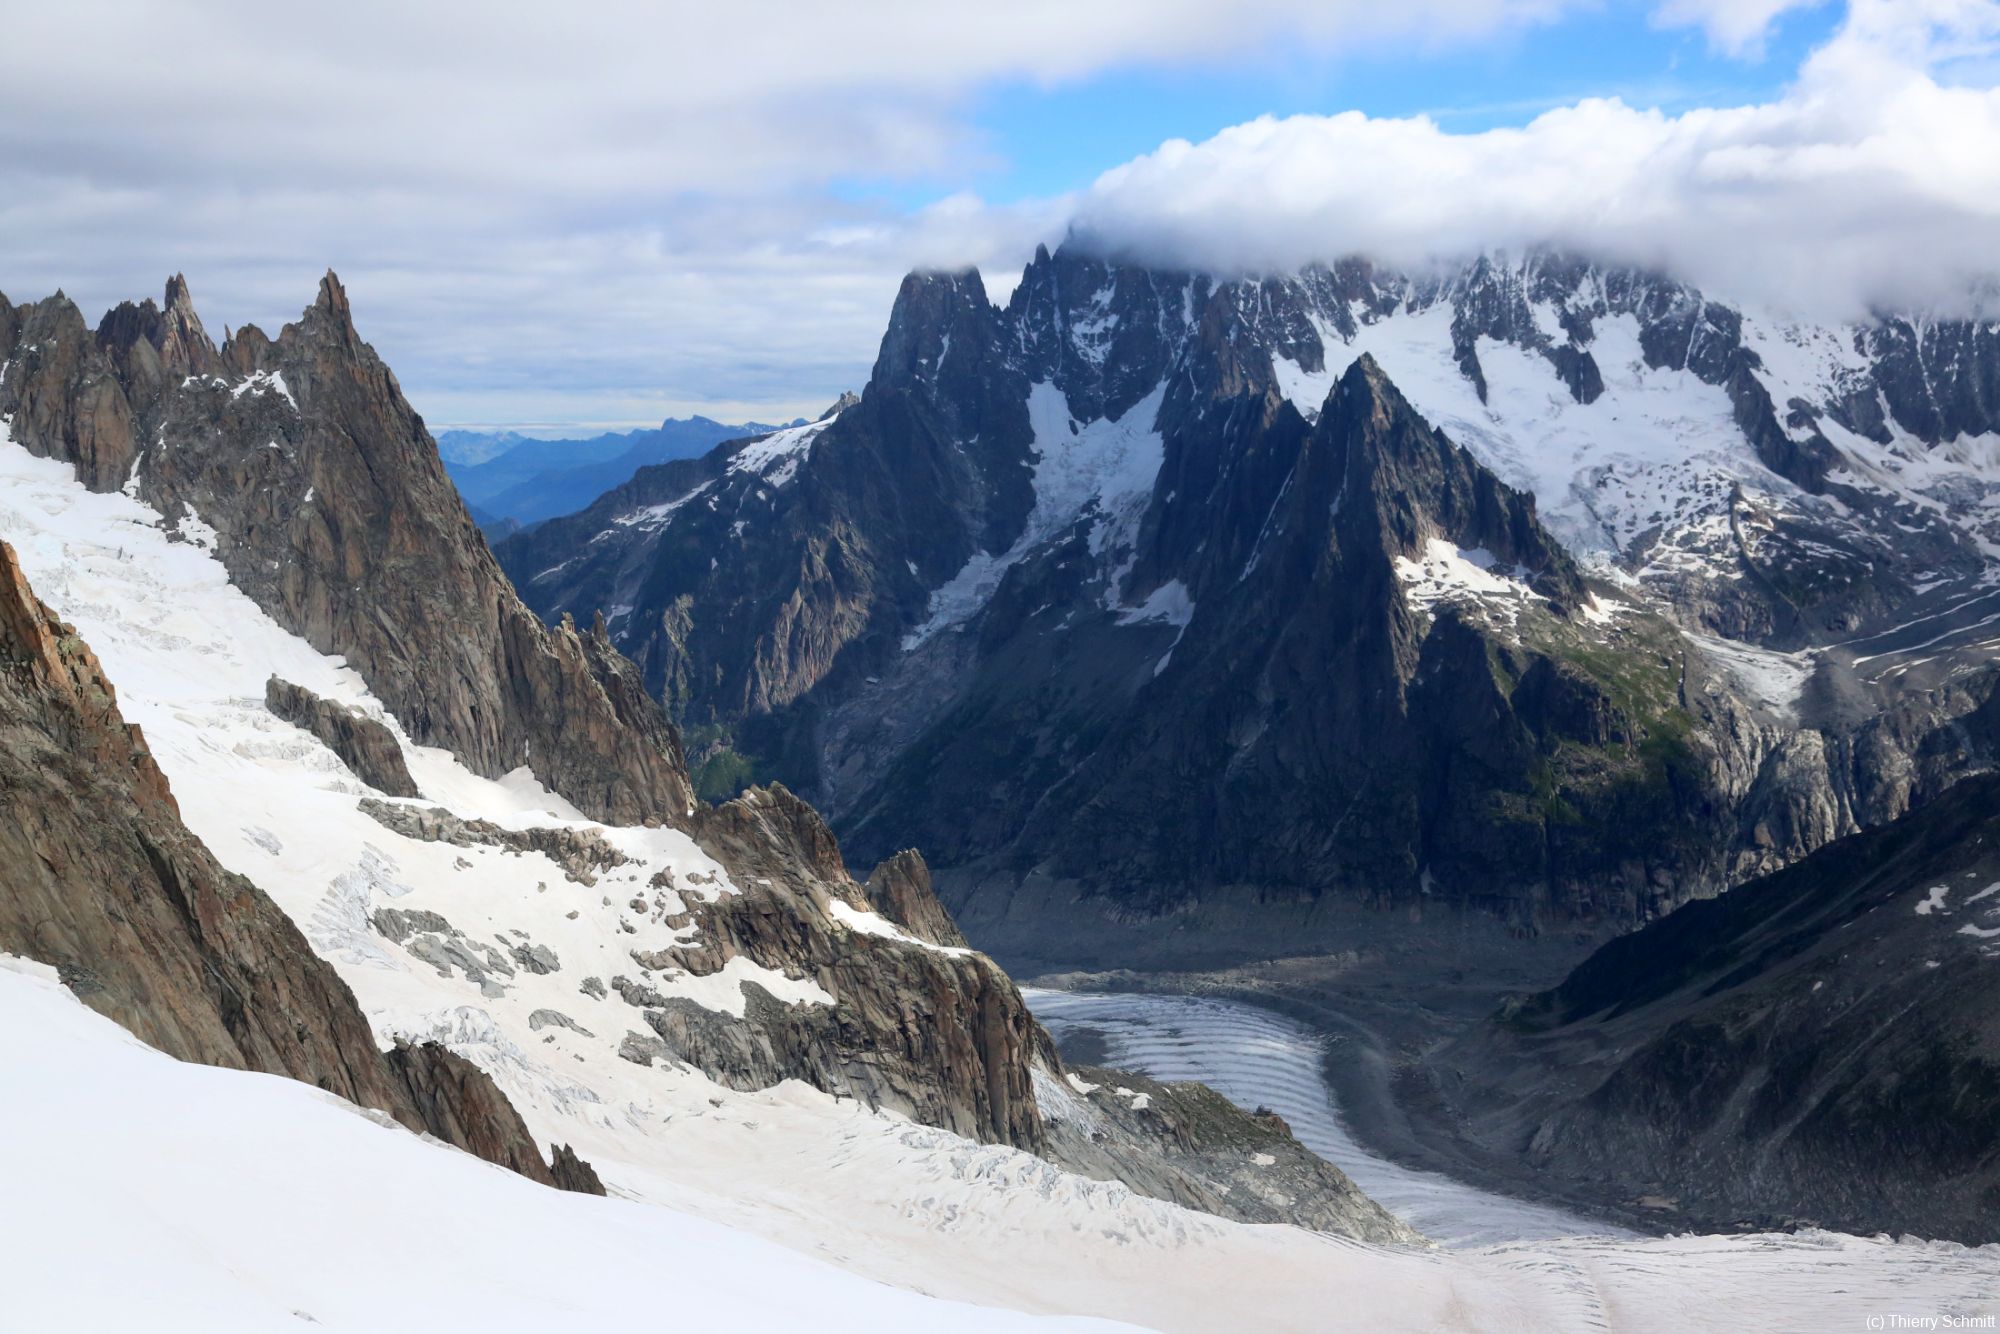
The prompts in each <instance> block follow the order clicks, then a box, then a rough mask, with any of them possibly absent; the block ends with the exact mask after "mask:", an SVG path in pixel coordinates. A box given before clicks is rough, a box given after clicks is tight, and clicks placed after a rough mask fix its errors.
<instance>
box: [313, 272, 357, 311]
mask: <svg viewBox="0 0 2000 1334" xmlns="http://www.w3.org/2000/svg"><path fill="white" fill-rule="evenodd" d="M313 306H314V307H315V308H316V309H319V310H323V311H325V312H326V313H327V314H329V315H333V316H336V317H338V318H340V319H342V320H352V319H353V315H354V312H353V310H352V309H351V308H350V307H349V306H348V304H347V289H346V288H345V287H343V286H341V283H340V275H339V274H337V273H335V272H334V271H333V270H332V269H328V270H327V271H326V276H325V277H323V278H321V279H320V280H319V296H318V297H317V298H315V299H314V301H313Z"/></svg>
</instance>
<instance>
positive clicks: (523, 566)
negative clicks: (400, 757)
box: [500, 245, 2000, 962]
mask: <svg viewBox="0 0 2000 1334" xmlns="http://www.w3.org/2000/svg"><path fill="white" fill-rule="evenodd" d="M1933 356H1935V361H1933ZM1357 366H1358V367H1360V369H1359V370H1357V369H1356V367H1357ZM1933 366H1934V369H1935V372H1936V376H1937V378H1936V380H1935V381H1934V382H1927V381H1926V379H1925V376H1926V374H1928V373H1929V372H1928V371H1926V369H1925V368H1926V367H1933ZM1357 375H1358V376H1359V377H1360V378H1359V382H1358V383H1365V384H1367V385H1369V386H1371V389H1370V393H1371V394H1372V396H1373V397H1374V398H1375V399H1377V400H1379V401H1380V402H1382V403H1384V404H1387V403H1390V402H1393V403H1394V404H1396V405H1397V406H1396V407H1394V408H1393V410H1392V409H1388V408H1384V409H1383V410H1382V411H1381V412H1377V411H1376V410H1375V409H1373V408H1371V407H1369V406H1367V405H1365V404H1358V403H1357V402H1356V390H1355V387H1354V385H1353V384H1350V382H1352V381H1355V379H1356V376H1357ZM1996 375H2000V347H1996V344H1995V341H1994V337H1993V333H1992V330H1991V329H1989V328H1987V327H1986V326H1984V325H1980V324H1977V323H1973V322H1961V323H1958V324H1951V323H1933V322H1928V321H1921V320H1910V319H1903V318H1900V317H1893V316H1887V315H1885V316H1883V317H1882V318H1880V319H1878V320H1876V321H1874V322H1873V323H1871V324H1869V325H1867V326H1866V327H1860V328H1854V329H1828V328H1816V327H1804V326H1798V325H1795V324H1791V323H1788V322H1785V321H1783V320H1779V319H1775V318H1773V317H1771V316H1768V315H1765V314H1762V313H1758V312H1748V311H1744V310H1740V309H1737V308H1734V307H1731V306H1728V305H1726V304H1724V303H1722V302H1719V301H1715V300H1711V299H1710V298H1708V297H1707V296H1705V295H1704V294H1703V293H1701V292H1698V291H1695V290H1693V289H1691V288H1688V287H1686V286H1684V285H1682V284H1678V283H1675V282H1672V281H1670V280H1668V279H1666V278H1663V277H1661V276H1659V275H1656V274H1648V273H1643V272H1639V271H1634V270H1625V269H1608V268H1604V267H1602V266H1597V265H1593V264H1590V263H1587V262H1585V261H1582V260H1579V259H1576V258H1573V257H1570V256H1565V255H1560V254H1554V253H1536V254H1531V255H1529V256H1526V257H1524V258H1519V259H1512V260H1510V259H1505V258H1501V257H1486V258H1482V259H1480V260H1478V261H1476V262H1473V263H1470V264H1467V265H1465V266H1463V267H1462V268H1459V269H1455V270H1450V271H1445V272H1440V273H1436V274H1429V275H1403V274H1396V273H1390V272H1385V271H1383V270H1380V269H1378V268H1376V267H1375V266H1372V265H1370V264H1367V263H1365V262H1361V261H1348V262H1342V263H1338V264H1333V265H1329V266H1324V267H1316V268H1313V269H1309V270H1307V271H1304V272H1302V273H1299V274H1294V275H1288V276H1280V277H1272V278H1267V279H1260V280H1241V281H1222V280H1217V279H1213V278H1209V277H1205V276H1202V275H1196V274H1185V273H1169V272H1161V271H1155V270H1149V269H1145V268H1141V267H1137V266H1133V265H1129V264H1123V263H1119V262H1116V261H1111V260H1107V259H1104V258H1102V257H1099V256H1096V255H1094V254H1092V253H1090V252H1089V251H1088V250H1087V249H1085V248H1083V247H1080V246H1076V245H1071V246H1065V247H1064V248H1063V249H1062V250H1059V251H1058V252H1056V253H1055V254H1053V255H1050V254H1046V253H1044V254H1040V255H1038V256H1037V257H1036V259H1035V261H1034V262H1033V263H1032V264H1031V265H1030V266H1029V267H1028V269H1027V271H1026V273H1025V274H1024V275H1023V277H1022V281H1021V283H1020V285H1019V286H1018V287H1017V288H1016V289H1015V290H1014V293H1013V295H1012V296H1011V298H1010V299H1009V301H1008V303H1007V304H1006V306H1005V307H1004V308H997V307H995V306H993V305H992V304H991V303H989V302H988V301H987V300H986V297H985V293H984V288H983V286H982V284H981V283H980V281H979V279H978V275H976V274H970V273H966V274H914V275H912V276H911V277H910V278H909V279H907V280H906V281H905V282H904V284H903V287H902V289H901V291H900V292H899V294H898V297H897V300H896V305H895V309H894V311H893V312H892V314H891V317H890V322H889V329H888V332H887V333H886V334H885V336H884V338H883V342H882V346H881V351H880V354H879V355H878V358H877V361H876V365H875V368H874V373H873V376H872V377H871V379H870V381H869V384H868V386H867V388H866V391H865V392H864V393H863V394H862V395H861V397H860V399H859V401H858V402H856V403H854V404H853V405H851V406H848V407H846V408H845V409H844V410H842V411H840V412H838V413H837V414H836V415H834V416H833V417H832V418H831V419H830V420H826V421H822V422H819V423H815V424H813V425H812V426H811V427H808V428H802V429H798V430H794V431H788V432H780V433H778V434H775V435H772V436H769V437H765V438H762V439H759V440H754V441H739V442H733V443H730V444H727V445H724V446H722V447H720V448H718V449H717V450H716V451H715V452H714V453H713V454H711V455H710V456H708V457H707V458H705V459H701V460H695V461H689V462H685V463H676V464H672V465H668V466H665V467H661V468H654V469H647V470H644V471H642V472H640V473H639V474H638V475H637V476H635V477H634V478H633V479H632V480H631V481H630V482H629V483H627V484H626V485H625V486H623V487H621V488H619V489H618V490H615V491H613V492H610V493H608V494H607V495H605V496H604V497H602V498H600V499H599V500H598V501H597V502H596V503H595V504H594V505H593V506H591V507H590V508H589V509H588V510H585V511H583V512H581V513H579V514H577V515H573V516H570V517H569V518H567V519H558V520H553V521H551V522H550V523H548V524H546V525H543V526H542V527H541V528H538V529H537V530H535V531H534V532H531V533H524V534H520V535H517V536H515V537H513V538H511V539H509V540H508V541H507V542H506V543H504V544H503V545H502V547H501V549H500V555H501V559H502V561H503V563H504V564H505V565H506V566H507V568H508V569H509V570H510V571H511V572H512V574H513V575H514V577H515V579H516V582H517V584H518V585H519V586H520V587H521V588H522V589H523V590H524V596H525V597H526V598H527V599H528V600H529V602H530V604H531V605H533V606H534V607H535V608H536V609H537V610H538V611H540V612H542V613H543V614H544V615H545V616H548V617H557V616H561V615H566V614H572V613H573V614H575V615H577V616H579V617H581V616H585V615H589V614H591V613H592V612H593V611H602V613H603V615H604V616H605V618H606V623H607V627H608V631H609V634H610V636H611V638H612V640H613V641H614V642H615V643H616V644H617V645H618V646H619V647H621V648H622V649H624V650H625V651H627V652H629V653H630V654H631V655H632V656H633V657H634V659H635V660H636V661H638V662H639V663H640V664H641V669H642V672H643V675H644V679H645V682H646V684H647V686H648V688H649V689H651V690H652V691H654V692H655V693H657V694H658V695H659V696H660V697H661V698H662V699H663V700H664V701H665V703H666V704H667V706H668V708H669V711H670V712H672V713H673V714H674V715H675V716H677V717H679V718H680V719H682V720H683V721H684V723H685V724H686V725H687V726H689V727H690V729H691V730H692V734H693V735H695V736H696V737H697V738H698V739H699V742H700V745H699V754H698V758H700V759H704V760H707V761H708V763H709V765H710V768H709V769H708V770H707V771H706V772H708V773H709V774H710V775H711V779H710V782H711V786H713V787H716V788H717V789H721V788H722V787H723V786H724V785H725V784H727V783H728V782H730V781H732V780H734V781H737V782H740V781H741V779H742V777H743V775H745V774H750V775H753V776H756V777H759V778H771V777H776V778H781V779H783V780H784V781H785V782H786V783H787V784H788V785H790V786H792V787H794V788H795V789H796V790H798V791H800V792H801V793H803V794H804V795H806V796H807V797H808V798H809V799H811V800H813V801H815V802H816V803H818V804H819V805H821V806H822V807H823V808H824V809H826V810H827V812H828V813H829V816H830V818H831V819H832V820H833V822H834V825H835V827H836V828H838V829H839V830H840V831H841V833H842V835H843V837H844V838H846V839H847V840H848V841H849V842H850V843H851V845H852V846H853V847H854V848H855V849H856V851H857V852H859V853H862V854H865V855H868V856H883V855H886V854H887V853H888V852H889V851H891V850H893V849H894V848H896V847H900V846H903V845H906V844H908V845H914V846H919V847H922V848H923V849H924V850H925V852H926V855H927V856H928V857H929V858H930V860H931V863H932V865H933V867H934V868H936V873H937V875H938V877H939V884H940V886H941V888H942V890H943V892H944V894H945V897H946V898H947V900H948V901H950V902H951V903H952V905H953V907H954V909H955V910H956V911H957V913H958V915H959V916H960V918H961V920H962V921H964V922H965V923H966V924H967V925H968V927H969V928H970V929H971V930H972V933H973V936H974V938H975V939H977V940H980V941H981V943H983V944H987V945H989V946H992V947H995V948H1001V949H1004V950H1009V951H1013V950H1022V951H1026V952H1027V956H1026V957H1034V958H1037V959H1041V960H1043V961H1047V962H1063V961H1062V960H1055V959H1052V958H1051V957H1050V956H1048V955H1046V954H1043V953H1041V952H1040V951H1038V950H1035V949H1034V948H1033V947H1034V945H1035V938H1036V937H1037V936H1038V935H1039V936H1040V937H1042V938H1057V939H1065V940H1067V939H1075V938H1080V937H1078V936H1077V935H1076V933H1077V932H1078V931H1080V932H1081V933H1082V936H1086V937H1087V936H1099V937H1102V943H1103V945H1104V949H1103V951H1102V952H1095V951H1094V948H1093V951H1092V952H1091V953H1090V954H1089V956H1088V957H1089V958H1094V959H1096V960H1097V961H1098V962H1115V961H1117V955H1118V952H1119V951H1120V950H1122V949H1124V948H1126V947H1127V946H1134V945H1136V944H1137V943H1141V942H1142V940H1143V938H1144V937H1146V936H1148V935H1149V934H1152V935H1157V934H1158V933H1157V931H1151V932H1149V930H1148V928H1147V927H1146V926H1145V923H1146V922H1148V921H1150V922H1153V923H1156V924H1157V923H1159V922H1160V921H1162V920H1163V915H1165V916H1168V917H1171V919H1172V920H1174V921H1176V922H1178V923H1181V924H1183V925H1186V926H1188V927H1189V930H1188V931H1187V932H1185V933H1183V934H1184V935H1186V936H1187V937H1188V938H1190V939H1195V938H1199V939H1204V940H1207V941H1209V942H1210V943H1215V942H1216V941H1218V939H1219V937H1218V935H1217V932H1219V931H1223V930H1224V929H1225V925H1226V924H1233V925H1227V927H1226V929H1227V930H1230V931H1236V930H1238V928H1239V927H1240V933H1239V934H1240V939H1239V941H1238V943H1237V944H1236V945H1233V946H1231V947H1230V948H1231V949H1234V950H1237V951H1238V952H1239V953H1243V954H1248V955H1255V954H1257V953H1259V952H1260V951H1261V950H1263V949H1266V948H1268V946H1269V943H1270V942H1271V941H1272V940H1273V939H1277V938H1280V937H1282V938H1287V939H1295V938H1296V937H1297V936H1298V933H1299V931H1300V930H1301V929H1302V927H1303V929H1304V930H1305V931H1306V933H1307V934H1308V935H1309V934H1310V932H1311V929H1312V928H1311V927H1310V921H1311V919H1312V918H1313V916H1314V914H1315V912H1316V911H1317V908H1318V905H1321V904H1324V903H1325V902H1327V901H1328V899H1329V896H1333V897H1347V898H1352V897H1354V896H1356V895H1358V896H1360V897H1361V898H1363V899H1364V900H1366V901H1369V902H1373V903H1376V904H1378V905H1383V906H1388V905H1393V906H1395V907H1396V908H1398V909H1399V910H1402V909H1408V910H1412V911H1421V910H1424V909H1426V908H1458V907H1471V908H1473V909H1475V910H1479V911H1494V912H1498V913H1500V914H1501V915H1503V916H1504V917H1506V918H1507V919H1508V920H1510V921H1514V922H1516V923H1518V924H1520V925H1522V926H1525V927H1530V928H1534V929H1543V928H1549V927H1555V928H1559V929H1567V928H1568V927H1570V926H1572V925H1574V926H1580V927H1583V928H1584V929H1593V928H1595V927H1597V926H1601V925H1612V926H1629V925H1632V924H1636V923H1638V922H1641V921H1644V920H1646V919H1648V918H1649V917H1652V916H1654V915H1657V914H1658V913H1660V912H1662V911H1665V910H1667V909H1670V908H1672V907H1673V906H1674V905H1675V904H1677V903H1680V902H1683V901H1685V900H1687V899H1689V898H1691V897H1699V896H1702V895H1706V894H1710V893H1713V892H1715V891H1717V890H1719V889H1721V888H1723V887H1725V886H1727V885H1728V884H1731V883H1734V882H1736V881H1738V880H1741V879H1743V878H1745V877H1748V876H1751V875H1755V874H1758V873H1760V872H1763V871H1766V870H1769V869H1772V868H1773V867H1775V866H1777V865H1782V864H1783V863H1784V862H1786V861H1788V860H1790V859H1793V858H1796V857H1798V856H1800V855H1803V854H1804V853H1805V852H1808V851H1810V850H1811V849H1812V848H1813V847H1816V846H1818V845H1819V844H1820V843H1822V842H1824V841H1825V840H1826V839H1828V838H1832V837H1837V836H1838V835H1840V834H1842V833H1847V832H1851V831H1853V830H1854V829H1857V828H1860V827H1864V826H1866V825H1868V824H1871V823H1875V822H1878V821H1880V820H1883V819H1888V818H1893V817H1894V816H1895V815H1897V814H1900V813H1901V812H1902V811H1903V810H1904V809H1906V808H1907V806H1908V804H1909V802H1911V801H1916V800H1921V799H1923V798H1924V797H1925V796H1928V795H1930V794H1932V793H1935V792H1936V791H1938V790H1941V788H1942V787H1943V786H1944V785H1946V784H1948V783H1949V781H1951V780H1952V779H1953V778H1956V777H1958V776H1961V775H1963V774H1965V773H1968V772H1976V771H1978V770H1979V769H1981V768H1983V767H1984V766H1986V765H1987V764H1989V763H1990V762H1991V756H1992V753H1993V741H1994V738H1993V736H1992V734H1991V732H1990V731H1989V730H1987V726H1986V724H1987V718H1986V712H1985V711H1984V710H1983V708H1982V707H1981V705H1982V701H1983V700H1984V699H1985V698H1987V697H1988V696H1989V695H1990V694H1991V688H1992V670H1991V667H1990V664H1986V663H1983V662H1982V661H1980V660H1979V655H1978V639H1979V634H1980V631H1979V627H1980V626H1981V625H1984V624H1985V623H1986V622H1987V621H1988V620H1989V619H1990V618H1991V617H1992V616H1993V615H1994V614H1995V613H2000V601H1995V600H1994V595H1993V594H1992V592H1991V589H1990V588H1988V587H1987V586H1986V585H1985V584H1983V583H1982V582H1980V581H1981V580H1983V579H1984V578H1985V573H1986V561H1985V558H1984V556H1983V555H1982V554H1981V550H1982V547H1981V544H1982V543H1985V542H1990V541H1991V540H1992V539H1993V538H1994V537H1995V536H1996V535H1997V534H1996V533H1994V532H1992V531H1990V529H1991V516H1990V513H1989V511H1988V509H1987V508H1986V505H1985V498H1986V497H1987V496H1989V495H1990V494H1991V493H1992V492H1993V491H1994V489H1995V488H1996V487H2000V477H1994V476H1988V475H1987V472H1986V471H1983V468H1984V465H1983V464H1982V463H1981V462H1980V459H1981V458H1982V457H1983V455H1982V454H1981V453H1980V451H1979V450H1977V449H1975V448H1971V447H1969V446H1967V445H1966V444H1965V443H1964V442H1965V441H1967V440H1969V439H1971V438H1972V437H1975V436H1980V435H1982V434H1983V433H1990V432H1994V431H1996V430H2000V418H1996V416H1995V399H1994V396H1993V392H1992V389H1993V384H1994V382H1995V377H1996ZM1376 417H1381V418H1382V419H1383V420H1384V421H1388V420H1390V419H1392V418H1393V419H1394V422H1395V423H1396V424H1394V425H1391V426H1378V427H1375V428H1371V427H1369V426H1368V425H1367V423H1368V422H1370V421H1371V420H1372V419H1374V418H1376ZM1329 419H1330V420H1329ZM1419 440H1421V441H1423V442H1425V443H1424V444H1423V446H1422V447H1421V448H1413V447H1412V442H1414V441H1419ZM1350 474H1351V476H1350ZM1350 482H1351V483H1352V489H1346V484H1348V483H1350ZM1961 668H1965V669H1967V670H1964V671H1961V670H1960V669H1961ZM1260 919H1261V920H1262V921H1263V922H1264V923H1265V925H1263V926H1259V925H1257V922H1258V920H1260ZM1057 920H1060V921H1061V922H1062V923H1063V924H1064V925H1063V926H1062V927H1061V928H1060V929H1057V928H1052V927H1050V926H1049V923H1051V922H1053V921H1057ZM1075 961H1076V962H1085V961H1087V959H1086V957H1085V956H1079V957H1078V958H1077V959H1076V960H1075ZM1169 962H1170V961H1169ZM1183 962H1189V961H1183Z"/></svg>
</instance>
